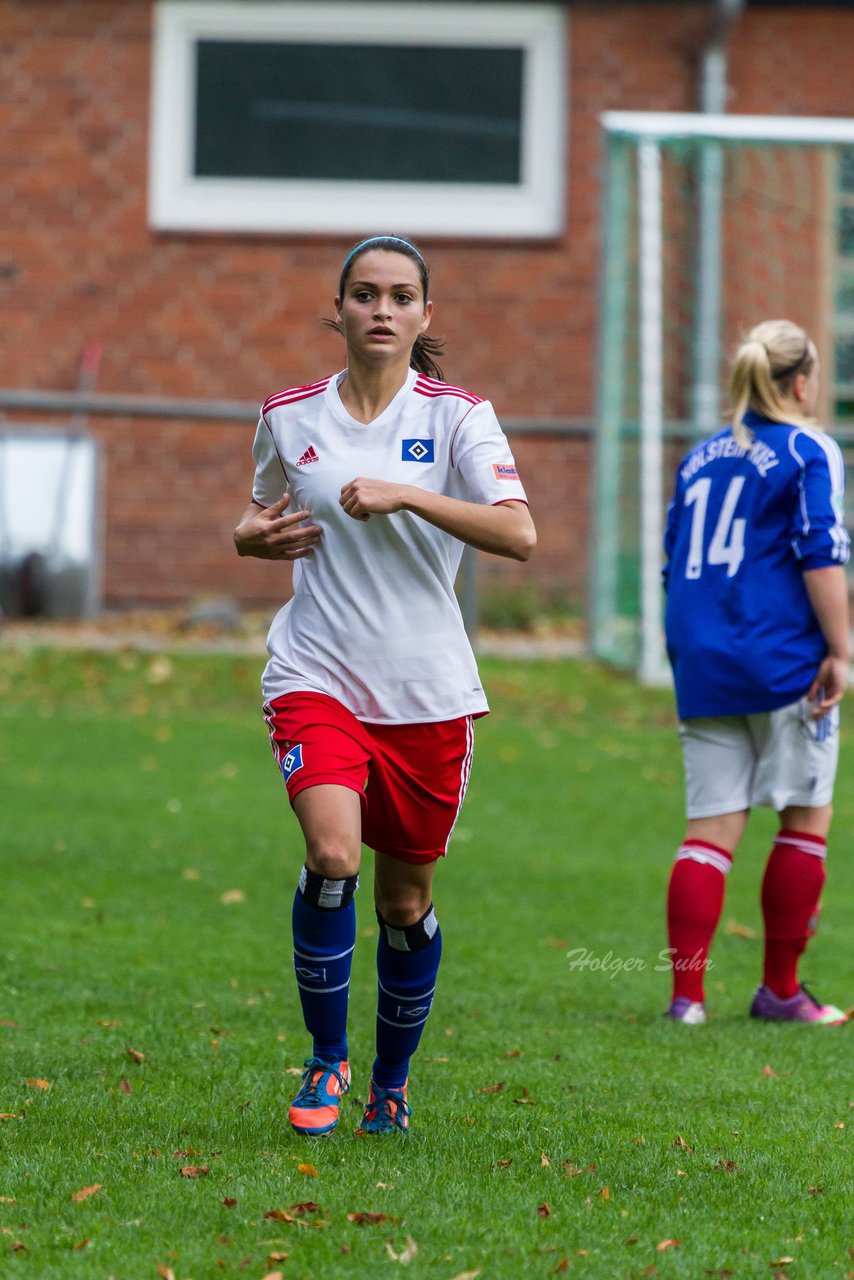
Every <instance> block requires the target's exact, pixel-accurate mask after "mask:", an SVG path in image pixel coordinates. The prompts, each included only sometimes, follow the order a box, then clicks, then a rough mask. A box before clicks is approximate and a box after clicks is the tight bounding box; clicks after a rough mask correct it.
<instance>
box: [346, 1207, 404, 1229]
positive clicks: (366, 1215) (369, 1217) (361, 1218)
mask: <svg viewBox="0 0 854 1280" xmlns="http://www.w3.org/2000/svg"><path fill="white" fill-rule="evenodd" d="M347 1221H348V1222H355V1224H356V1226H357V1227H372V1226H374V1225H375V1224H376V1223H378V1222H398V1221H399V1219H398V1218H395V1217H393V1216H392V1214H390V1213H371V1212H370V1211H366V1212H362V1213H348V1214H347Z"/></svg>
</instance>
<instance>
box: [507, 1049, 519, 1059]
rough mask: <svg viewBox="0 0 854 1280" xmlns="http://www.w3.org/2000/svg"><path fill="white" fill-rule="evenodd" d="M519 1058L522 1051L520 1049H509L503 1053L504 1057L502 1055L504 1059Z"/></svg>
mask: <svg viewBox="0 0 854 1280" xmlns="http://www.w3.org/2000/svg"><path fill="white" fill-rule="evenodd" d="M521 1056H522V1050H521V1049H510V1050H509V1051H508V1052H507V1053H505V1055H504V1057H505V1058H521Z"/></svg>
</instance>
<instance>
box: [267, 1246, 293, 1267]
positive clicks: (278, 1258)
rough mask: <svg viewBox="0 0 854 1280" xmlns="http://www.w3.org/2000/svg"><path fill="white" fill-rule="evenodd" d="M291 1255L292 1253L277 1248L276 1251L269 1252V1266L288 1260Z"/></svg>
mask: <svg viewBox="0 0 854 1280" xmlns="http://www.w3.org/2000/svg"><path fill="white" fill-rule="evenodd" d="M290 1256H291V1255H290V1254H289V1253H285V1251H284V1250H283V1249H277V1250H276V1252H275V1253H268V1254H267V1266H268V1267H274V1266H275V1265H276V1263H277V1262H287V1260H288V1258H289V1257H290Z"/></svg>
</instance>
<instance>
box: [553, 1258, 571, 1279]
mask: <svg viewBox="0 0 854 1280" xmlns="http://www.w3.org/2000/svg"><path fill="white" fill-rule="evenodd" d="M568 1270H569V1258H561V1259H560V1261H559V1262H556V1263H555V1265H554V1266H553V1267H552V1269H551V1271H550V1272H549V1275H551V1276H557V1275H560V1273H561V1272H562V1271H568Z"/></svg>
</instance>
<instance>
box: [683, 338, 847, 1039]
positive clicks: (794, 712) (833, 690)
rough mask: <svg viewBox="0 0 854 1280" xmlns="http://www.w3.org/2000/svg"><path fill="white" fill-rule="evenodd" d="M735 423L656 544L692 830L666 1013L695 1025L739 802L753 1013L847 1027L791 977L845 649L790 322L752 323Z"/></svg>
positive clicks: (822, 469)
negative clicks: (762, 821) (754, 855)
mask: <svg viewBox="0 0 854 1280" xmlns="http://www.w3.org/2000/svg"><path fill="white" fill-rule="evenodd" d="M729 390H730V398H731V402H732V407H733V421H732V426H731V427H727V428H725V429H724V430H723V431H720V432H718V434H717V435H715V436H712V437H711V438H710V439H708V440H705V441H704V442H703V443H702V444H699V445H697V446H696V448H694V449H692V450H691V452H690V453H689V454H688V455H687V457H686V458H685V459H684V461H683V462H682V464H681V465H680V467H679V469H678V472H677V476H676V488H675V494H674V497H673V500H672V502H671V504H670V507H669V509H668V515H667V530H666V534H665V552H666V566H665V570H664V581H665V587H666V591H667V608H666V617H665V628H666V633H667V646H668V654H669V657H670V662H671V665H672V668H673V675H674V681H675V686H676V701H677V707H678V713H679V721H680V724H679V733H680V737H681V740H682V749H683V756H684V763H685V790H686V800H687V818H688V823H687V829H686V832H685V839H684V841H683V843H682V846H681V848H680V849H679V852H678V853H677V855H676V862H675V865H674V867H673V872H672V875H671V879H670V887H669V891H668V897H667V924H668V933H669V940H670V954H671V963H672V968H673V999H672V1003H671V1005H670V1008H669V1010H668V1016H669V1017H671V1018H674V1019H676V1020H677V1021H680V1022H685V1023H689V1024H690V1023H700V1022H704V1021H705V1017H706V1013H705V1004H704V994H703V977H704V970H705V967H706V961H707V958H708V952H709V946H710V944H711V941H712V937H713V935H714V932H715V929H716V928H717V924H718V921H719V919H720V915H721V909H722V907H723V898H724V885H725V882H726V875H727V872H728V871H729V868H730V866H731V864H732V859H733V855H734V853H735V850H736V847H737V845H738V842H739V840H740V838H741V836H742V834H743V832H744V829H745V826H746V823H747V819H748V816H749V813H750V810H751V808H752V807H753V806H754V805H764V806H768V807H771V808H773V809H774V810H775V811H776V813H777V815H778V818H779V822H780V829H779V831H778V833H777V837H776V839H775V841H774V845H773V848H772V850H771V855H770V857H769V859H768V863H767V866H766V868H765V875H764V878H763V881H762V893H761V903H762V915H763V920H764V930H765V954H764V973H763V979H762V985H761V986H760V987H759V989H758V990H757V992H756V995H755V996H754V998H753V1003H752V1005H751V1007H750V1013H751V1016H752V1017H754V1018H765V1019H770V1020H792V1021H799V1022H817V1023H823V1024H826V1025H835V1024H839V1023H841V1022H844V1021H845V1016H844V1014H843V1013H842V1012H841V1011H840V1010H839V1009H837V1008H835V1007H834V1006H833V1005H828V1004H821V1003H820V1002H819V1001H818V1000H816V999H814V998H813V996H812V995H811V994H810V993H809V992H808V991H807V990H806V989H805V988H804V987H803V986H802V985H801V984H800V983H799V981H798V962H799V959H800V956H801V954H802V952H803V951H804V948H805V947H806V943H807V939H808V938H809V937H811V936H812V935H813V934H814V933H815V929H816V923H817V919H818V910H819V898H820V896H821V890H822V886H823V885H824V879H825V870H824V860H825V852H826V847H827V834H828V830H829V828H830V820H831V814H832V809H831V799H832V795H833V783H834V778H835V774H836V762H837V755H838V750H839V738H838V731H839V706H838V704H839V701H840V699H841V698H842V695H843V693H844V692H845V687H846V684H847V682H848V666H849V661H850V657H851V650H850V640H849V621H848V591H847V586H846V578H845V570H844V568H843V565H844V564H845V562H846V561H847V559H848V555H849V540H848V535H847V533H846V531H845V528H844V526H843V523H842V495H843V485H844V474H843V464H842V455H841V454H840V451H839V448H838V446H837V445H836V444H835V442H834V441H833V440H831V439H830V438H829V437H828V436H827V435H825V434H824V433H823V432H822V431H820V430H819V429H818V428H817V427H816V426H815V424H814V420H813V417H812V415H813V414H814V412H815V409H816V405H817V401H818V390H819V362H818V354H817V352H816V349H815V346H814V344H813V342H812V341H811V340H810V339H809V337H808V336H807V334H805V333H804V331H803V330H802V329H800V328H799V327H798V326H797V325H795V324H792V323H791V322H789V321H787V320H768V321H765V322H764V323H763V324H759V325H757V326H756V328H755V329H753V330H752V331H751V332H750V334H749V335H748V337H747V339H746V341H745V342H743V343H742V345H741V346H740V347H739V349H738V351H737V353H736V356H735V362H734V365H733V369H732V374H731V378H730V388H729Z"/></svg>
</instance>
